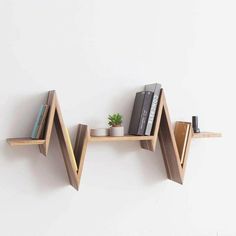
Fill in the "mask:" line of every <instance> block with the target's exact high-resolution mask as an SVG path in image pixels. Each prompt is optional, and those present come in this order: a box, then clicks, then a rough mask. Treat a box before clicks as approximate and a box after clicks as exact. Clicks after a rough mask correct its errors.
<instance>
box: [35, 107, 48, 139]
mask: <svg viewBox="0 0 236 236" xmlns="http://www.w3.org/2000/svg"><path fill="white" fill-rule="evenodd" d="M47 107H48V105H41V106H40V109H39V112H38V115H37V118H36V121H35V123H34V127H33V130H32V134H31V138H32V139H37V137H38V136H39V135H40V134H39V128H40V124H41V123H42V121H43V119H44V117H45V111H46V110H48V109H47Z"/></svg>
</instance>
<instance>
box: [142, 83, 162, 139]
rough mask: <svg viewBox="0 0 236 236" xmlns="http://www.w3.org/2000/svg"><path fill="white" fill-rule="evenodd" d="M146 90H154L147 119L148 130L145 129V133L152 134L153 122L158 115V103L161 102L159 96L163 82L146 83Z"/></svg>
mask: <svg viewBox="0 0 236 236" xmlns="http://www.w3.org/2000/svg"><path fill="white" fill-rule="evenodd" d="M145 91H152V92H153V98H152V104H151V108H150V112H149V115H148V121H147V126H146V130H145V135H151V132H152V129H153V122H154V119H155V116H156V110H157V104H158V102H159V97H160V93H161V84H157V83H155V84H147V85H145Z"/></svg>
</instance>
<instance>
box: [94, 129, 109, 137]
mask: <svg viewBox="0 0 236 236" xmlns="http://www.w3.org/2000/svg"><path fill="white" fill-rule="evenodd" d="M90 135H91V136H93V137H101V136H108V135H109V129H107V128H99V129H91V130H90Z"/></svg>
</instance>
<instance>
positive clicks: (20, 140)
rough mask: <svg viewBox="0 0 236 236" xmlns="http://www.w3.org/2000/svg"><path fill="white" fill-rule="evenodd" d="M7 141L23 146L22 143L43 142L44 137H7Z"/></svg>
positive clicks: (34, 143)
mask: <svg viewBox="0 0 236 236" xmlns="http://www.w3.org/2000/svg"><path fill="white" fill-rule="evenodd" d="M7 142H8V143H9V144H10V145H11V146H23V145H39V144H44V143H45V140H44V139H32V138H8V139H7Z"/></svg>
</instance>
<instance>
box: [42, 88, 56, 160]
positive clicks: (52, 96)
mask: <svg viewBox="0 0 236 236" xmlns="http://www.w3.org/2000/svg"><path fill="white" fill-rule="evenodd" d="M47 105H49V114H48V117H47V123H46V129H45V136H44V139H45V140H46V142H45V143H44V144H43V145H39V150H40V152H41V153H42V154H43V155H44V156H47V154H48V148H49V143H50V139H51V134H52V127H53V123H54V116H55V110H56V92H55V90H52V91H49V92H48V98H47Z"/></svg>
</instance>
